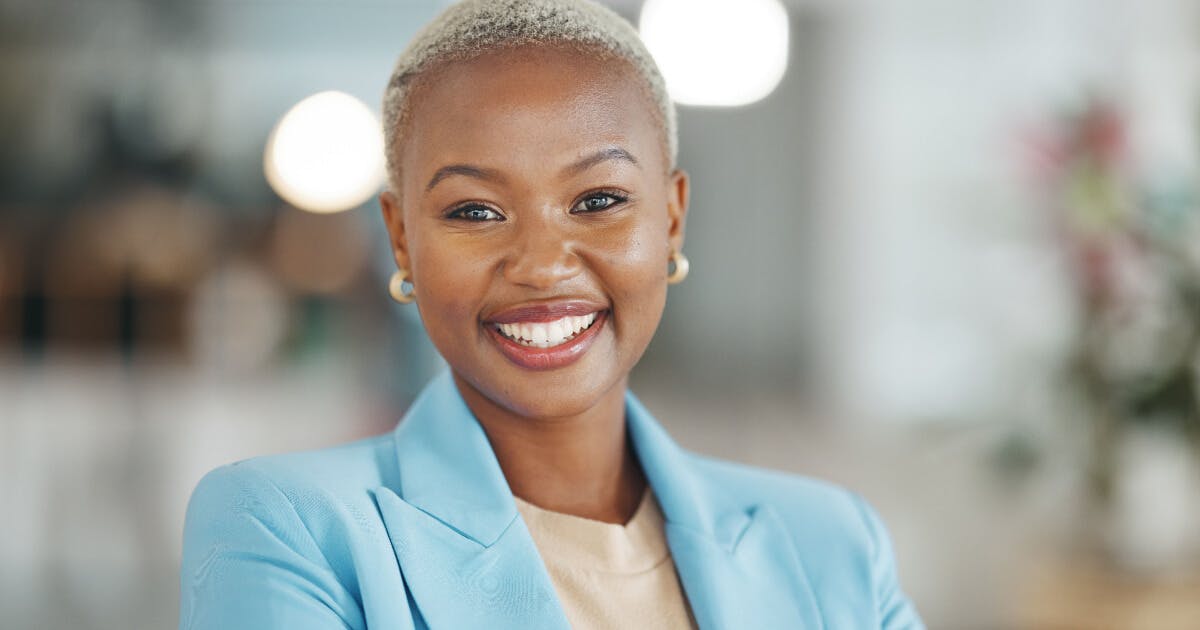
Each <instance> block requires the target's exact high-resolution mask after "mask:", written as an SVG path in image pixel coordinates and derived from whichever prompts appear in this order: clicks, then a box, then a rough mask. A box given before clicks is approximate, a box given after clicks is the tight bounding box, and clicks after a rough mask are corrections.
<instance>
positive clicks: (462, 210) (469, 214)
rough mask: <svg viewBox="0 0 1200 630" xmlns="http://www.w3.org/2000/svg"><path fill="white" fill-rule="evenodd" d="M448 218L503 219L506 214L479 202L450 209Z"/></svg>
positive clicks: (472, 219)
mask: <svg viewBox="0 0 1200 630" xmlns="http://www.w3.org/2000/svg"><path fill="white" fill-rule="evenodd" d="M446 218H447V219H461V220H463V221H474V222H478V221H503V220H504V216H503V215H501V214H500V213H499V212H496V211H495V210H492V209H491V208H489V207H487V206H485V205H483V204H478V203H469V204H466V205H463V206H459V207H457V208H455V209H453V210H451V211H450V213H449V214H447V215H446Z"/></svg>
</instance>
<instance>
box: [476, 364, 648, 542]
mask: <svg viewBox="0 0 1200 630" xmlns="http://www.w3.org/2000/svg"><path fill="white" fill-rule="evenodd" d="M454 381H455V384H456V385H457V386H458V390H459V392H460V393H462V396H463V399H464V400H465V401H466V403H467V407H469V408H470V409H471V412H472V413H473V414H474V415H475V417H476V418H477V419H478V420H479V424H480V425H482V426H483V430H484V432H485V433H486V434H487V436H488V440H489V441H490V442H491V445H492V450H493V451H494V452H495V453H496V459H497V460H498V461H499V462H500V469H501V470H502V471H503V472H504V477H505V478H506V479H507V480H508V486H509V488H510V489H511V490H512V493H513V494H514V495H516V496H518V497H520V498H522V499H524V500H526V501H528V502H529V503H532V504H534V505H536V506H538V507H541V508H544V509H547V510H553V511H555V512H563V513H566V514H572V515H575V516H581V517H584V518H590V519H594V520H598V521H604V522H606V523H619V524H624V523H627V522H628V521H629V519H630V518H631V517H632V516H633V513H634V511H635V510H636V509H637V506H638V504H639V503H640V502H641V498H642V493H643V492H644V491H645V488H646V480H645V477H644V476H643V475H642V470H641V466H640V465H639V463H638V461H637V456H636V455H635V454H634V452H633V445H632V444H631V443H630V441H629V437H628V435H627V433H626V430H625V380H622V381H621V382H620V383H618V385H617V386H615V387H613V388H612V390H610V391H609V392H607V393H605V394H604V395H603V396H602V397H601V399H600V400H599V401H598V402H597V403H596V404H595V405H593V406H591V407H590V408H588V409H586V410H584V411H583V412H582V413H579V414H577V415H572V416H563V417H555V418H529V417H525V416H522V415H520V414H517V413H514V412H513V411H511V410H508V409H506V408H504V407H501V406H500V405H497V404H496V403H494V402H492V401H491V400H490V399H488V398H487V397H486V396H484V395H483V394H482V393H480V392H479V391H477V390H476V389H475V388H474V387H472V386H471V385H470V384H468V383H466V382H465V381H464V380H463V379H461V378H460V377H459V376H458V375H457V374H455V376H454Z"/></svg>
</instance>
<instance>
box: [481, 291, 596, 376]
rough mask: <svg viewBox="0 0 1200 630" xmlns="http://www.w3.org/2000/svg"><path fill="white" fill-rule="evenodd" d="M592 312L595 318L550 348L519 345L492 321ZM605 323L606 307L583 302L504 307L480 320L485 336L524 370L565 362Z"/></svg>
mask: <svg viewBox="0 0 1200 630" xmlns="http://www.w3.org/2000/svg"><path fill="white" fill-rule="evenodd" d="M590 313H596V321H594V322H592V325H591V326H589V327H588V329H587V330H585V331H583V332H581V333H579V334H578V335H576V336H575V338H574V339H571V340H570V341H567V342H566V343H563V344H560V345H557V346H554V347H553V348H535V347H533V346H523V345H521V344H519V343H517V342H515V341H513V340H512V339H509V338H508V337H505V336H504V335H502V334H501V333H500V331H499V330H496V327H495V326H494V324H512V323H516V322H548V321H554V320H556V319H560V318H563V317H567V316H573V317H578V316H581V315H588V314H590ZM607 323H608V309H605V308H596V307H595V306H594V305H590V304H587V303H585V302H570V303H568V302H563V303H559V304H549V305H537V306H527V307H519V308H515V309H510V310H507V311H504V312H503V313H500V314H497V315H494V316H492V317H491V318H489V319H488V320H487V321H485V322H484V323H483V327H484V328H485V329H486V332H487V335H488V338H489V339H491V340H492V343H494V344H495V345H496V347H497V348H499V350H500V353H501V354H503V355H504V356H505V357H506V358H507V359H508V360H509V361H512V362H513V363H515V364H517V365H518V366H520V367H523V368H525V369H528V370H553V369H557V368H561V367H565V366H568V365H570V364H572V363H574V362H576V361H578V360H579V359H580V358H582V357H583V355H584V353H585V352H587V350H588V348H590V347H592V344H593V343H595V342H596V339H597V338H598V337H599V335H600V331H601V330H602V329H603V328H604V326H605V325H606V324H607Z"/></svg>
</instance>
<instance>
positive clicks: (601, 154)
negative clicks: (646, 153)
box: [563, 147, 641, 175]
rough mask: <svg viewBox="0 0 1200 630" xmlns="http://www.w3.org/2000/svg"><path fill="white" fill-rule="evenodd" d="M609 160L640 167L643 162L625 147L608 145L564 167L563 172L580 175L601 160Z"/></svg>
mask: <svg viewBox="0 0 1200 630" xmlns="http://www.w3.org/2000/svg"><path fill="white" fill-rule="evenodd" d="M608 160H624V161H626V162H629V163H630V164H632V165H634V166H636V167H638V168H641V164H639V163H638V161H637V158H635V157H633V154H632V153H630V152H629V151H626V150H625V149H622V148H621V147H608V148H605V149H601V150H599V151H597V152H595V153H593V154H591V155H589V156H587V157H585V158H583V159H582V160H579V161H578V162H576V163H574V164H572V165H570V166H568V167H566V168H564V169H563V174H564V175H578V174H580V173H582V172H584V171H586V170H588V169H589V168H592V167H593V166H595V165H597V164H599V163H601V162H607V161H608Z"/></svg>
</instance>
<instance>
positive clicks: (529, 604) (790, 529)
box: [179, 372, 923, 630]
mask: <svg viewBox="0 0 1200 630" xmlns="http://www.w3.org/2000/svg"><path fill="white" fill-rule="evenodd" d="M626 418H627V422H628V428H629V434H630V438H631V440H632V442H633V445H634V450H635V451H636V453H637V456H638V459H639V460H640V461H641V464H642V468H643V469H644V471H645V474H646V477H647V479H648V481H649V483H650V485H651V487H652V488H653V491H654V494H655V496H656V498H657V499H658V502H659V505H660V506H661V507H662V512H663V515H664V517H665V521H666V524H665V529H666V537H667V542H668V545H669V547H670V549H671V554H672V556H673V558H674V560H675V566H676V568H677V570H678V573H679V577H680V580H681V582H682V583H683V588H684V592H685V593H686V595H687V599H688V602H689V603H690V605H691V607H692V611H693V613H694V614H695V616H696V620H697V622H698V623H699V625H700V628H702V629H703V630H716V629H718V628H720V629H722V630H725V629H742V628H745V629H752V630H770V629H775V628H780V629H783V628H805V629H809V628H811V629H814V630H815V629H819V628H824V629H828V630H865V629H874V628H887V629H889V630H896V629H901V628H904V629H909V628H922V627H923V626H922V624H921V621H920V619H919V618H918V616H917V613H916V611H915V610H914V609H913V606H912V604H911V603H910V602H909V600H908V599H907V598H906V597H905V596H904V594H903V593H902V592H901V590H900V587H899V586H898V585H897V582H896V568H895V564H894V561H893V558H892V549H891V546H890V543H889V541H888V537H887V533H886V532H885V531H884V528H883V525H882V524H881V523H880V520H879V518H878V517H877V516H876V515H875V513H874V512H873V511H872V510H871V508H870V507H868V506H867V504H866V503H864V502H863V501H862V500H861V499H859V498H858V497H857V496H855V495H853V494H850V493H848V492H846V491H844V490H840V489H838V488H836V487H833V486H831V485H828V484H825V483H822V482H818V481H814V480H810V479H806V478H803V477H799V476H794V475H788V474H783V473H779V472H772V471H768V470H764V469H758V468H752V467H749V466H744V465H740V464H735V463H731V462H725V461H720V460H716V459H712V458H708V457H704V456H701V455H697V454H694V453H691V452H688V451H685V450H683V449H682V448H681V447H679V446H678V445H677V444H676V443H675V442H674V441H673V440H672V439H671V438H670V437H669V436H668V435H667V433H666V432H665V431H664V430H663V428H662V427H661V426H659V424H658V423H657V422H656V421H655V420H654V418H653V417H651V415H650V414H649V413H648V412H647V411H646V410H645V408H643V407H642V405H641V404H640V403H639V402H638V401H637V399H636V398H634V397H633V395H629V396H628V397H627V404H626ZM180 582H181V588H182V601H181V611H180V622H179V625H180V628H183V629H192V628H204V629H213V630H240V629H245V630H267V629H271V628H280V629H287V630H305V629H314V630H315V629H322V630H325V629H332V628H372V629H375V630H410V629H411V630H415V629H418V628H433V629H435V630H459V629H465V630H469V629H476V628H479V629H487V630H506V629H512V630H535V629H542V628H546V629H556V630H566V629H568V628H570V625H569V623H568V621H567V618H566V616H565V615H564V613H563V609H562V607H561V605H560V604H559V601H558V598H557V596H556V595H555V591H554V586H553V584H552V583H551V581H550V578H549V575H548V574H547V572H546V569H545V566H544V565H543V563H542V559H541V557H540V556H539V555H538V550H537V548H536V547H535V546H534V543H533V539H532V538H531V537H530V535H529V531H528V530H527V529H526V528H525V522H524V521H523V520H522V519H521V517H520V516H519V515H518V512H517V509H516V505H515V503H514V502H513V496H512V492H511V491H510V490H509V488H508V484H507V482H506V481H505V478H504V475H503V473H502V472H501V470H500V466H499V464H498V463H497V460H496V456H495V454H494V453H493V451H492V449H491V445H490V443H489V442H488V439H487V435H486V434H485V433H484V431H483V429H482V427H481V426H480V424H479V423H478V421H476V420H475V418H474V416H473V415H472V414H471V412H470V411H469V410H468V408H467V406H466V404H465V403H464V402H463V399H462V397H461V396H460V395H459V393H458V390H457V388H456V387H455V385H454V382H453V379H452V378H451V376H450V374H449V373H448V372H446V373H443V374H442V375H441V376H439V377H437V378H436V379H435V380H434V381H433V382H432V383H430V385H429V386H427V387H426V389H425V391H424V392H423V393H422V394H421V395H420V397H419V398H418V399H417V400H416V402H415V403H414V404H413V406H412V408H411V409H410V410H409V412H408V414H407V415H406V416H405V417H404V420H403V421H402V422H400V424H399V425H398V426H397V428H396V429H395V430H394V431H393V432H391V433H388V434H386V435H382V436H379V437H375V438H370V439H367V440H363V441H360V442H355V443H352V444H347V445H345V446H339V447H335V448H329V449H325V450H319V451H311V452H305V453H295V454H288V455H277V456H271V457H260V458H255V459H250V460H247V461H243V462H239V463H236V464H231V465H229V466H224V467H222V468H218V469H216V470H214V471H212V472H211V473H209V474H208V475H207V476H205V477H204V479H203V480H201V482H200V484H199V486H198V487H197V488H196V490H195V493H194V494H193V495H192V499H191V502H190V504H189V505H188V511H187V524H186V527H185V531H184V545H183V569H182V574H181V577H180Z"/></svg>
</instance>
